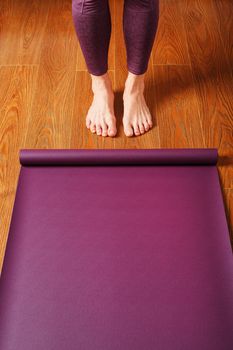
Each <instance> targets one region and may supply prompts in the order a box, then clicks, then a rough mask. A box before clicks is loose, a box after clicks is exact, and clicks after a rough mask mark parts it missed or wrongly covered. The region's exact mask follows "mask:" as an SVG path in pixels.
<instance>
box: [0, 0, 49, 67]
mask: <svg viewBox="0 0 233 350" xmlns="http://www.w3.org/2000/svg"><path fill="white" fill-rule="evenodd" d="M50 3H51V1H50V0H47V1H37V0H31V1H30V4H29V2H28V1H27V0H8V1H5V0H3V1H0V48H1V50H0V65H6V64H7V65H9V64H11V65H12V64H14V65H15V64H38V63H39V61H40V50H41V45H42V41H43V39H44V31H45V26H46V23H47V13H48V8H49V6H50Z"/></svg>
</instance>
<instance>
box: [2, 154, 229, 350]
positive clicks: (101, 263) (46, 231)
mask: <svg viewBox="0 0 233 350" xmlns="http://www.w3.org/2000/svg"><path fill="white" fill-rule="evenodd" d="M217 159H218V153H217V149H147V150H146V149H145V150H140V149H138V150H101V149H99V150H84V149H82V150H58V149H57V150H56V149H54V150H36V149H33V150H30V149H28V150H27V149H21V150H20V162H21V169H20V175H19V179H18V187H17V192H16V197H15V202H14V208H13V213H12V218H11V224H10V231H9V237H8V241H7V247H6V253H5V258H4V262H3V270H2V274H1V278H0V349H3V350H52V349H54V350H55V349H56V350H67V349H69V350H187V349H188V350H232V349H233V332H232V326H233V259H232V250H231V245H230V238H229V231H228V226H227V220H226V215H225V211H224V203H223V197H222V192H221V186H220V181H219V175H218V170H217V166H216V164H217Z"/></svg>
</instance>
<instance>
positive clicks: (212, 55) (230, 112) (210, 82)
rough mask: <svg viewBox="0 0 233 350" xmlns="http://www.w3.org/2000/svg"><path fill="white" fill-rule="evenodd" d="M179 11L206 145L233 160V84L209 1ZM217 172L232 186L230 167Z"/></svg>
mask: <svg viewBox="0 0 233 350" xmlns="http://www.w3.org/2000/svg"><path fill="white" fill-rule="evenodd" d="M182 11H183V16H184V21H185V29H186V34H187V38H188V48H189V54H190V60H191V64H192V72H193V77H194V82H195V88H196V92H197V97H198V102H199V110H200V118H201V124H202V129H203V133H204V138H205V145H206V147H217V148H218V150H219V155H220V156H224V157H232V154H233V142H232V140H233V138H232V130H233V98H232V97H233V81H232V78H231V67H230V65H229V61H228V58H227V57H226V55H225V51H224V47H223V44H222V41H221V37H220V35H219V32H218V30H216V28H217V23H216V18H215V16H214V13H213V8H212V6H211V2H207V1H201V0H192V1H191V0H185V1H183V8H182ZM220 171H221V177H222V181H223V185H224V187H226V188H229V187H232V185H233V184H232V178H233V164H231V165H229V164H228V166H227V167H224V170H223V171H222V168H220Z"/></svg>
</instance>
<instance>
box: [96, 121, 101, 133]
mask: <svg viewBox="0 0 233 350" xmlns="http://www.w3.org/2000/svg"><path fill="white" fill-rule="evenodd" d="M96 134H97V135H101V134H102V128H101V125H100V124H99V123H97V124H96Z"/></svg>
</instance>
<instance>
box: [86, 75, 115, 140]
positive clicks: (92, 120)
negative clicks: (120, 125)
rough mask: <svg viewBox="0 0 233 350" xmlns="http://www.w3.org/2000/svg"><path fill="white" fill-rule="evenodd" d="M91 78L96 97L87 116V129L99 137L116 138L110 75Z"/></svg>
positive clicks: (92, 76)
mask: <svg viewBox="0 0 233 350" xmlns="http://www.w3.org/2000/svg"><path fill="white" fill-rule="evenodd" d="M91 78H92V91H93V94H94V97H93V101H92V104H91V106H90V108H89V110H88V113H87V116H86V127H87V128H88V129H90V130H91V132H92V133H96V134H97V135H102V136H115V135H116V132H117V129H116V118H115V115H114V93H113V90H112V86H111V80H110V78H109V76H108V73H105V74H104V75H101V76H94V75H92V74H91Z"/></svg>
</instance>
